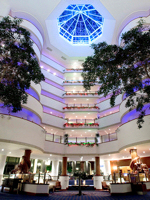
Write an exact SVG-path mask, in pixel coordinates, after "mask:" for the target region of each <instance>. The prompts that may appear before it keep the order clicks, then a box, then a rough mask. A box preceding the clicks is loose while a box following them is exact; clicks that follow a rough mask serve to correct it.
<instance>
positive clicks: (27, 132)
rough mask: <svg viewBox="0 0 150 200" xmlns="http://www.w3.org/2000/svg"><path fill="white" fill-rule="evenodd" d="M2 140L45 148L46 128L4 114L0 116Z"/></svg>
mask: <svg viewBox="0 0 150 200" xmlns="http://www.w3.org/2000/svg"><path fill="white" fill-rule="evenodd" d="M0 124H1V127H3V128H1V129H0V141H3V142H12V143H19V144H26V145H28V146H32V147H36V148H38V149H41V150H43V149H44V141H45V133H44V132H45V131H44V129H43V128H42V127H41V126H39V125H37V124H35V123H33V122H29V121H27V120H24V119H21V118H18V117H14V116H8V115H4V117H3V118H2V117H0Z"/></svg>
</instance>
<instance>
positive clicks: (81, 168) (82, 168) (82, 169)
mask: <svg viewBox="0 0 150 200" xmlns="http://www.w3.org/2000/svg"><path fill="white" fill-rule="evenodd" d="M80 170H81V172H84V161H81V162H80Z"/></svg>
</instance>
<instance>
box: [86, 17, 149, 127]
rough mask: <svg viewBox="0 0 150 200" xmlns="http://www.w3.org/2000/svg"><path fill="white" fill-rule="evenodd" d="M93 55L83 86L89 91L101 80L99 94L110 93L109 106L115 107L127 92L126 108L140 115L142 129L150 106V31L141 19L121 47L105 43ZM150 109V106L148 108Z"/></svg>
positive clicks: (124, 36)
mask: <svg viewBox="0 0 150 200" xmlns="http://www.w3.org/2000/svg"><path fill="white" fill-rule="evenodd" d="M92 48H93V49H94V54H93V56H89V57H87V58H86V60H85V62H84V63H83V73H82V76H83V78H84V83H83V84H84V87H85V89H86V90H89V89H90V87H91V86H93V85H94V84H95V82H96V81H97V80H98V82H99V84H100V85H101V86H100V89H99V91H98V94H99V95H100V94H103V95H104V96H105V97H106V96H107V95H108V94H111V98H110V104H111V106H114V105H115V99H116V97H117V96H118V95H119V94H123V93H125V97H127V101H126V104H125V106H126V107H127V108H129V109H130V110H132V109H134V108H136V111H137V112H139V116H138V120H137V124H138V127H139V128H141V127H142V123H143V122H144V119H143V118H144V116H145V112H146V109H145V107H144V105H145V104H147V103H150V29H149V27H148V26H146V25H144V21H143V20H142V19H141V20H140V21H139V22H138V25H137V26H136V27H135V28H133V29H131V30H130V31H128V32H126V33H124V34H122V42H121V45H120V46H117V45H108V44H107V43H106V42H102V43H99V44H92ZM148 108H150V106H148Z"/></svg>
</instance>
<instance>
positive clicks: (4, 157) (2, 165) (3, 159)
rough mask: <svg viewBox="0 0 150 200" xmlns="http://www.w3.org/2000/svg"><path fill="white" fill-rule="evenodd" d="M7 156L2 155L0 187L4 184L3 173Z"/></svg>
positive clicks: (0, 159)
mask: <svg viewBox="0 0 150 200" xmlns="http://www.w3.org/2000/svg"><path fill="white" fill-rule="evenodd" d="M6 158H7V156H6V155H0V185H1V184H2V178H3V172H4V168H5V163H6Z"/></svg>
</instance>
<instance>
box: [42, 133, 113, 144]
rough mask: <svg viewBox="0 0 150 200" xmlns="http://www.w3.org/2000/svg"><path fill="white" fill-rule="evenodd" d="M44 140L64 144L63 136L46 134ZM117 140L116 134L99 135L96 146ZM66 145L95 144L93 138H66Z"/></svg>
mask: <svg viewBox="0 0 150 200" xmlns="http://www.w3.org/2000/svg"><path fill="white" fill-rule="evenodd" d="M45 140H46V141H50V142H56V143H61V144H64V136H60V135H54V134H49V133H46V135H45ZM114 140H117V133H111V134H107V135H101V136H99V137H98V144H101V143H105V142H111V141H114ZM68 143H95V137H71V136H69V137H68Z"/></svg>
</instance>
